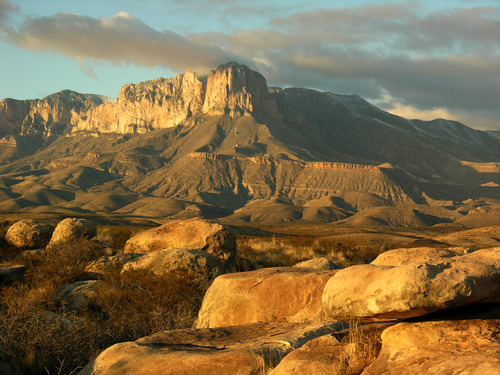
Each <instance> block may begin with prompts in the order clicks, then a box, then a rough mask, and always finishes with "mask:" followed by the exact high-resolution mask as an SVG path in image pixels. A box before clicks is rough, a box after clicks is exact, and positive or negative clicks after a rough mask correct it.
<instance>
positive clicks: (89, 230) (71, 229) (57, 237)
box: [49, 218, 97, 245]
mask: <svg viewBox="0 0 500 375" xmlns="http://www.w3.org/2000/svg"><path fill="white" fill-rule="evenodd" d="M96 235H97V231H96V228H95V226H94V224H93V223H92V222H91V221H89V220H87V219H75V218H68V219H64V220H62V221H61V222H59V224H57V227H56V229H55V230H54V233H53V234H52V238H51V240H50V243H49V245H60V244H63V243H66V242H72V241H75V240H78V239H80V238H88V239H90V238H92V237H95V236H96Z"/></svg>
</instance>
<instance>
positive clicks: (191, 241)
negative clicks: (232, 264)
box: [124, 218, 236, 262]
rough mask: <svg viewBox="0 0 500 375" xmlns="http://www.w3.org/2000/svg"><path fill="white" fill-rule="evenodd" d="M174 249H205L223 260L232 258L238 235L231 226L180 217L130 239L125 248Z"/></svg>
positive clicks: (129, 250)
mask: <svg viewBox="0 0 500 375" xmlns="http://www.w3.org/2000/svg"><path fill="white" fill-rule="evenodd" d="M171 248H179V249H195V250H204V251H206V252H208V253H210V254H212V255H214V256H216V257H217V258H219V259H220V260H222V261H225V262H226V261H233V260H234V258H235V256H236V236H235V234H234V233H233V232H232V231H231V230H230V229H229V228H227V227H225V226H223V225H221V224H218V223H215V222H212V221H208V220H203V219H198V218H195V219H188V220H177V221H172V222H170V223H168V224H165V225H162V226H160V227H157V228H153V229H149V230H147V231H144V232H142V233H139V234H137V235H135V236H134V237H132V238H130V239H129V240H128V241H127V243H126V244H125V249H124V251H125V252H126V253H150V252H153V251H158V250H164V249H171Z"/></svg>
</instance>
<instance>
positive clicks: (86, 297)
mask: <svg viewBox="0 0 500 375" xmlns="http://www.w3.org/2000/svg"><path fill="white" fill-rule="evenodd" d="M99 284H100V281H98V280H85V281H78V282H76V283H73V284H66V285H64V286H62V287H61V288H59V289H58V290H56V292H55V294H56V297H57V298H59V299H60V300H62V301H63V302H64V304H65V305H66V307H67V308H68V309H70V310H75V311H83V310H86V309H88V308H89V307H91V306H92V305H94V304H96V303H97V288H98V287H99Z"/></svg>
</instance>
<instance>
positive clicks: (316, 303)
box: [198, 267, 337, 328]
mask: <svg viewBox="0 0 500 375" xmlns="http://www.w3.org/2000/svg"><path fill="white" fill-rule="evenodd" d="M335 272H337V271H317V270H311V269H305V268H293V267H285V268H263V269H260V270H255V271H249V272H240V273H232V274H227V275H222V276H219V277H218V278H216V279H215V280H214V282H213V283H212V285H211V286H210V288H208V290H207V293H206V294H205V297H204V298H203V303H202V306H201V309H200V312H199V315H198V327H199V328H213V327H222V326H230V325H236V324H248V323H267V322H293V323H299V322H300V323H302V322H321V321H323V310H322V306H321V293H322V291H323V287H324V286H325V284H326V282H327V281H328V279H330V278H331V277H332V276H333V275H334V274H335Z"/></svg>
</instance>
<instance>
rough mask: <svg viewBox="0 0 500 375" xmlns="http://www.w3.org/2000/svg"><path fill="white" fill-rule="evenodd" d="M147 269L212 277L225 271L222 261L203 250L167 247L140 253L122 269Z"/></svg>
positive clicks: (156, 271)
mask: <svg viewBox="0 0 500 375" xmlns="http://www.w3.org/2000/svg"><path fill="white" fill-rule="evenodd" d="M127 270H148V271H150V272H152V273H154V274H156V275H165V274H169V273H181V272H186V273H187V274H190V275H197V276H208V277H214V276H218V275H221V274H223V273H224V272H225V266H224V263H223V262H222V261H220V260H219V259H218V258H216V257H214V256H213V255H212V254H209V253H207V252H206V251H203V250H191V249H167V250H161V251H155V252H152V253H148V254H141V255H140V256H139V257H137V258H135V259H133V260H130V261H129V262H127V263H126V264H125V265H124V267H123V271H127Z"/></svg>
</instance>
